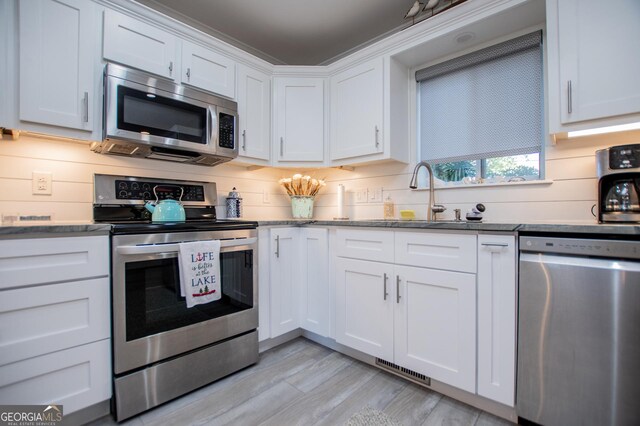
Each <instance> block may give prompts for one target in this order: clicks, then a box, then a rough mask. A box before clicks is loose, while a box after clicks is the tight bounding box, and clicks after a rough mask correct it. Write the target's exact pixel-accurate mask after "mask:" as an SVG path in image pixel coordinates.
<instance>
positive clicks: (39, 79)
mask: <svg viewBox="0 0 640 426" xmlns="http://www.w3.org/2000/svg"><path fill="white" fill-rule="evenodd" d="M94 8H95V5H94V4H93V3H92V2H87V1H84V0H57V1H53V0H37V1H21V2H19V17H20V19H19V26H20V27H19V46H20V79H19V80H20V97H19V105H20V115H19V119H20V121H28V122H34V123H42V124H50V125H54V126H60V127H66V128H72V129H80V130H87V131H92V130H93V121H94V115H95V114H94V108H93V106H92V105H94V99H95V97H96V96H99V94H98V93H96V92H95V89H94V79H96V78H97V77H98V76H97V75H95V76H94V64H95V62H96V61H95V60H94V59H96V60H97V58H99V54H97V53H96V52H95V49H94V42H93V41H94V40H95V37H96V29H95V27H96V25H95V22H94V21H95V19H94V18H95V16H94V12H95V9H94ZM6 59H7V58H5V59H4V60H6ZM5 125H6V123H5Z"/></svg>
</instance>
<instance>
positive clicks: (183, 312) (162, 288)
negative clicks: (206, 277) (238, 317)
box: [125, 250, 253, 341]
mask: <svg viewBox="0 0 640 426" xmlns="http://www.w3.org/2000/svg"><path fill="white" fill-rule="evenodd" d="M220 276H221V287H222V297H221V299H220V300H216V301H214V302H210V303H207V304H202V305H196V306H194V307H192V308H187V303H186V301H185V299H184V297H181V296H180V272H179V269H178V259H177V258H168V259H153V260H145V261H139V262H129V263H127V264H126V266H125V289H126V290H125V291H126V324H127V326H126V328H127V341H131V340H135V339H139V338H142V337H145V336H151V335H153V334H157V333H161V332H163V331H169V330H174V329H178V328H181V327H185V326H188V325H191V324H196V323H199V322H202V321H207V320H210V319H213V318H218V317H223V316H225V315H229V314H233V313H235V312H240V311H243V310H245V309H250V308H252V307H253V251H251V250H245V251H235V252H222V253H220Z"/></svg>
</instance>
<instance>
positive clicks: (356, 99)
mask: <svg viewBox="0 0 640 426" xmlns="http://www.w3.org/2000/svg"><path fill="white" fill-rule="evenodd" d="M383 88H384V81H383V58H382V57H379V58H376V59H374V60H372V61H369V62H366V63H364V64H361V65H358V66H356V67H354V68H351V69H348V70H347V71H344V72H342V73H340V74H337V75H335V76H333V77H331V159H332V160H337V159H342V158H350V157H358V156H363V155H369V154H376V153H379V152H382V151H383V139H384V138H383V131H382V130H383V129H382V125H383V115H382V114H383V111H382V107H383Z"/></svg>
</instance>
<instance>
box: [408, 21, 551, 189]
mask: <svg viewBox="0 0 640 426" xmlns="http://www.w3.org/2000/svg"><path fill="white" fill-rule="evenodd" d="M541 42H542V34H541V32H540V31H537V32H535V33H531V34H527V35H524V36H521V37H518V38H515V39H513V40H509V41H507V42H504V43H500V44H497V45H494V46H491V47H488V48H486V49H482V50H479V51H476V52H473V53H470V54H468V55H464V56H461V57H458V58H455V59H452V60H449V61H446V62H443V63H440V64H437V65H434V66H431V67H428V68H424V69H421V70H418V71H417V72H416V80H417V82H418V125H419V130H418V152H419V154H420V159H421V160H424V161H427V162H429V163H430V164H432V165H433V169H434V175H435V177H437V178H438V179H440V180H443V181H450V182H451V181H452V182H456V181H465V182H466V181H474V182H477V181H478V180H479V179H486V180H489V181H508V180H535V179H540V178H541V176H540V163H541V161H542V146H543V140H544V137H543V133H544V131H543V129H544V119H543V116H544V115H543V112H544V102H543V70H542V46H541Z"/></svg>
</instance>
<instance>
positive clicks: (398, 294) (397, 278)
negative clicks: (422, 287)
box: [396, 275, 400, 303]
mask: <svg viewBox="0 0 640 426" xmlns="http://www.w3.org/2000/svg"><path fill="white" fill-rule="evenodd" d="M396 303H400V275H396Z"/></svg>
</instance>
